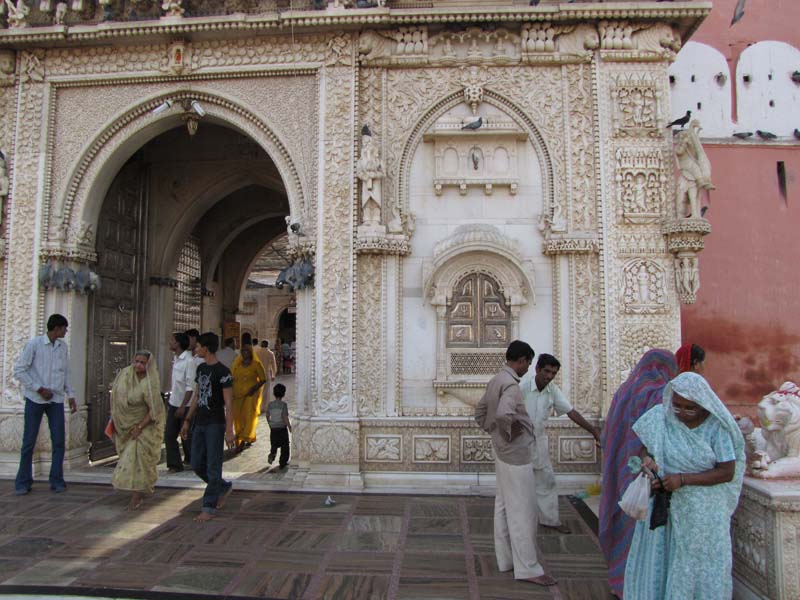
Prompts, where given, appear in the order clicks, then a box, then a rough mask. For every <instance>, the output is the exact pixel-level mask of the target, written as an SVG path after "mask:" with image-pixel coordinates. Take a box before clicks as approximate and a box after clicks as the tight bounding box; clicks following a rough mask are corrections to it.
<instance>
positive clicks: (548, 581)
mask: <svg viewBox="0 0 800 600" xmlns="http://www.w3.org/2000/svg"><path fill="white" fill-rule="evenodd" d="M517 581H527V582H528V583H534V584H536V585H543V586H551V585H555V584H556V583H558V582H557V581H556V580H555V579H554V578H553V577H550V575H539V577H528V579H517Z"/></svg>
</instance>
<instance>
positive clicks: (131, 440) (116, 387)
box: [111, 350, 165, 510]
mask: <svg viewBox="0 0 800 600" xmlns="http://www.w3.org/2000/svg"><path fill="white" fill-rule="evenodd" d="M154 362H155V361H153V360H152V357H151V355H150V352H148V351H147V350H140V351H138V352H137V353H136V354H135V355H134V357H133V364H132V365H131V366H129V367H125V368H124V369H122V370H121V371H120V372H119V374H118V375H117V377H116V379H115V380H114V383H113V385H112V387H111V420H112V421H113V423H114V434H113V439H114V444H115V445H116V447H117V454H118V455H119V461H118V462H117V466H116V468H115V469H114V474H113V476H112V478H111V483H112V485H113V486H114V489H117V490H125V491H129V492H132V495H131V500H130V503H129V504H128V509H129V510H135V509H137V508H139V506H140V505H141V503H142V494H152V493H153V486H154V485H155V483H156V479H158V470H157V465H158V461H159V459H160V457H161V442H162V438H163V432H164V419H165V411H164V402H163V400H162V399H161V391H160V390H161V385H160V382H159V377H158V370H157V369H156V366H155V364H154Z"/></svg>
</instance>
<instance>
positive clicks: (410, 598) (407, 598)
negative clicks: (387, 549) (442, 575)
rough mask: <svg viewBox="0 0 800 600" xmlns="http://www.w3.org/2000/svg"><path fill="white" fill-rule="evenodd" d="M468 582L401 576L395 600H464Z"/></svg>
mask: <svg viewBox="0 0 800 600" xmlns="http://www.w3.org/2000/svg"><path fill="white" fill-rule="evenodd" d="M469 597H470V595H469V584H468V583H467V582H466V581H464V580H458V579H434V578H430V577H401V578H400V587H399V588H398V590H397V600H466V599H467V598H469Z"/></svg>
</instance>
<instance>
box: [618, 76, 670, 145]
mask: <svg viewBox="0 0 800 600" xmlns="http://www.w3.org/2000/svg"><path fill="white" fill-rule="evenodd" d="M611 99H612V103H611V104H612V111H613V112H612V123H613V125H614V136H616V137H650V138H660V137H662V136H663V135H664V132H663V131H662V128H661V127H660V126H659V123H661V122H662V119H661V113H660V111H661V106H662V104H663V103H662V102H661V90H660V88H659V86H658V83H657V82H656V80H655V78H654V77H653V76H652V75H651V74H649V73H639V74H637V73H632V74H625V75H618V76H617V77H616V78H615V80H614V81H613V83H612V84H611Z"/></svg>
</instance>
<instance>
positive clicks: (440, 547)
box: [406, 534, 464, 553]
mask: <svg viewBox="0 0 800 600" xmlns="http://www.w3.org/2000/svg"><path fill="white" fill-rule="evenodd" d="M406 552H437V553H438V552H464V538H463V537H462V536H460V535H429V534H413V535H411V534H409V535H408V537H407V538H406Z"/></svg>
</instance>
